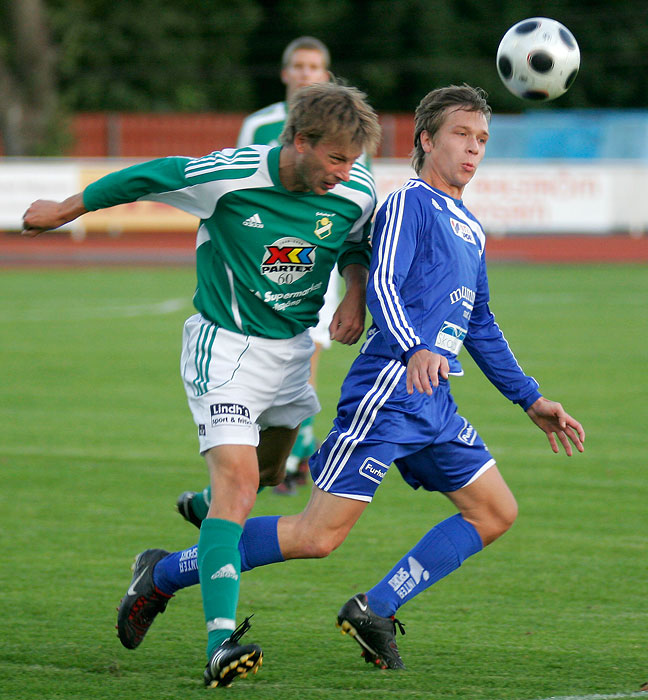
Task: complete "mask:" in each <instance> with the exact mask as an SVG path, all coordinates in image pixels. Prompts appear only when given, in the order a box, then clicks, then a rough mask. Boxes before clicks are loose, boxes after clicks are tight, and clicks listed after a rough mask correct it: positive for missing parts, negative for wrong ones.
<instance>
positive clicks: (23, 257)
mask: <svg viewBox="0 0 648 700" xmlns="http://www.w3.org/2000/svg"><path fill="white" fill-rule="evenodd" d="M194 241H195V238H194V235H193V234H169V233H163V234H160V235H155V234H142V233H138V234H127V235H123V236H121V237H119V238H110V237H106V236H104V237H93V238H89V239H87V240H85V241H80V242H79V241H73V240H72V239H71V238H69V236H67V235H64V234H56V233H49V234H43V235H41V236H39V237H37V238H23V237H22V236H20V235H18V234H6V233H2V232H0V267H76V266H79V265H191V264H193V262H194ZM486 256H487V259H488V261H489V262H527V263H605V262H615V263H646V262H648V236H642V237H639V238H632V237H630V236H627V235H619V236H585V235H583V236H572V235H563V236H509V237H504V238H493V237H490V238H489V239H488V243H487V246H486Z"/></svg>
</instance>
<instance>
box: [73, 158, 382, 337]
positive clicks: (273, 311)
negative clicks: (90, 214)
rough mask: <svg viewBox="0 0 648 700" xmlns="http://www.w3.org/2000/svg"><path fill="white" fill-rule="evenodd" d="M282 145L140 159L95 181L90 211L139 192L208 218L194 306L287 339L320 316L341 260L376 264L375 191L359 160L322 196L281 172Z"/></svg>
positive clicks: (202, 228) (250, 330)
mask: <svg viewBox="0 0 648 700" xmlns="http://www.w3.org/2000/svg"><path fill="white" fill-rule="evenodd" d="M280 150H281V148H280V147H277V148H271V147H269V146H250V147H247V148H241V149H226V150H223V151H214V152H213V153H211V154H209V155H207V156H204V157H203V158H198V159H191V158H183V157H170V158H160V159H157V160H152V161H149V162H147V163H142V164H139V165H133V166H131V167H129V168H125V169H123V170H120V171H118V172H115V173H111V174H109V175H106V176H105V177H102V178H101V179H99V180H97V181H96V182H94V183H92V184H91V185H88V187H86V189H85V190H84V191H83V203H84V205H85V207H86V209H88V210H89V211H94V210H96V209H104V208H106V207H111V206H114V205H116V204H123V203H126V202H134V201H137V200H153V201H157V202H164V203H166V204H170V205H172V206H174V207H177V208H178V209H182V210H183V211H186V212H189V213H190V214H194V215H195V216H197V217H198V218H199V219H200V220H201V221H200V225H199V227H198V234H197V240H196V268H197V287H196V293H195V295H194V305H195V307H196V309H198V311H200V313H201V314H202V315H203V316H205V318H207V319H209V320H210V321H212V322H214V323H216V324H218V325H219V326H221V327H223V328H226V329H227V330H230V331H233V332H238V333H244V334H246V335H254V336H260V337H264V338H290V337H293V336H295V335H297V334H298V333H301V332H302V331H304V330H306V328H308V327H309V326H315V325H316V324H317V320H318V318H317V314H318V311H319V309H320V308H321V306H322V304H323V299H324V293H325V292H326V287H327V284H328V280H329V276H330V274H331V270H332V269H333V266H334V265H335V263H336V262H337V263H338V267H339V269H340V270H342V269H343V268H344V267H346V266H347V265H349V264H350V263H359V264H361V265H364V266H365V267H368V266H369V257H370V247H369V232H370V227H371V217H372V214H373V210H374V207H375V205H376V191H375V185H374V181H373V178H372V176H371V174H370V173H369V171H368V170H367V169H366V168H365V167H364V166H363V165H361V164H358V163H356V164H355V165H354V166H353V168H352V170H351V175H350V180H349V182H346V183H340V184H339V185H336V186H335V187H334V188H333V189H332V190H330V191H329V192H327V193H326V194H324V195H316V194H314V193H313V192H290V191H288V190H287V189H286V188H285V187H283V185H282V184H281V182H280V180H279V152H280Z"/></svg>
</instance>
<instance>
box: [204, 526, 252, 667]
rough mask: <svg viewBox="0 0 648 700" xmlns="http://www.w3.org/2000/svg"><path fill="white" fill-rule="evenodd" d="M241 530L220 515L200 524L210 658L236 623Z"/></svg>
mask: <svg viewBox="0 0 648 700" xmlns="http://www.w3.org/2000/svg"><path fill="white" fill-rule="evenodd" d="M242 532H243V528H242V527H241V526H240V525H239V524H238V523H235V522H232V521H231V520H220V519H219V518H207V519H206V520H203V524H202V527H201V528H200V537H199V539H198V573H199V575H200V590H201V592H202V600H203V610H204V612H205V621H206V623H207V659H209V658H210V656H211V654H212V653H213V651H214V649H216V647H217V646H218V645H219V644H220V643H221V642H222V641H224V640H225V639H227V638H228V637H229V636H230V635H231V634H232V632H233V631H234V629H235V627H236V607H237V605H238V596H239V586H240V578H241V555H240V554H239V549H238V543H239V540H240V539H241V533H242Z"/></svg>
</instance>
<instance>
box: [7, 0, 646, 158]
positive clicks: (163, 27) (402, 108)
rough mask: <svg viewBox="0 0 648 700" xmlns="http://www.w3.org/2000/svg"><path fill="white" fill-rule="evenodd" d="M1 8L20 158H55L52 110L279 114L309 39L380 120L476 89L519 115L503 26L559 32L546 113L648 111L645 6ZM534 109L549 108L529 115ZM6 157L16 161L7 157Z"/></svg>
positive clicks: (348, 3)
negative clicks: (49, 154)
mask: <svg viewBox="0 0 648 700" xmlns="http://www.w3.org/2000/svg"><path fill="white" fill-rule="evenodd" d="M492 5H493V4H492V3H485V2H483V0H300V1H299V2H298V3H295V2H294V0H263V1H262V0H210V1H207V0H205V1H204V2H196V1H195V0H137V1H135V0H119V2H115V0H5V2H4V3H3V4H2V5H0V97H1V98H2V100H1V101H0V127H1V128H2V134H3V137H4V141H5V150H7V148H6V144H7V141H8V139H9V141H10V142H11V143H13V146H12V148H13V149H14V150H15V149H16V148H17V149H18V150H19V151H20V150H21V149H22V151H23V152H25V153H38V152H44V146H43V144H45V143H53V144H55V145H56V144H57V143H58V142H57V141H56V139H54V140H52V138H51V135H52V133H53V132H55V130H56V124H57V118H58V115H60V112H61V110H67V111H207V110H218V111H250V110H252V109H257V108H259V107H261V106H263V105H265V104H268V103H269V102H272V101H276V100H280V99H282V97H283V94H284V87H283V85H282V84H281V82H280V80H279V79H278V74H279V69H280V65H279V62H280V57H281V53H282V51H283V48H284V47H285V45H286V44H287V43H288V42H289V41H290V40H291V39H293V38H295V37H296V36H299V35H301V34H312V35H315V36H317V37H318V38H320V39H322V40H323V41H324V42H325V43H326V44H327V45H328V46H329V48H330V49H331V54H332V57H333V66H332V68H333V71H334V72H335V73H336V74H337V75H339V76H341V77H343V78H345V79H346V80H348V81H349V82H350V83H352V84H355V85H357V86H358V87H360V88H361V89H363V90H365V91H366V92H367V93H368V94H369V96H370V99H371V102H372V103H373V105H374V106H375V107H376V108H377V109H378V110H379V111H383V112H386V111H398V112H411V111H412V110H413V109H414V108H415V106H416V104H417V103H418V101H419V100H420V98H421V97H422V96H423V95H424V94H425V93H426V92H428V91H429V90H431V89H433V88H434V87H438V86H441V85H447V84H449V83H463V82H467V83H470V84H472V85H479V86H480V87H483V88H484V89H485V90H486V91H487V92H488V93H489V95H490V102H491V104H492V106H493V107H494V109H495V110H496V111H520V110H522V109H525V108H526V105H524V104H523V103H521V102H520V101H519V100H517V99H516V98H515V97H513V96H512V95H510V94H509V93H508V92H507V91H506V90H505V88H504V87H503V86H502V85H501V83H500V81H499V78H498V76H497V72H496V70H495V53H496V51H497V46H498V43H499V40H500V38H501V36H502V35H503V34H504V32H505V31H506V30H507V29H508V27H509V26H511V25H512V24H513V23H515V22H517V21H518V20H520V19H524V18H525V17H533V16H536V15H538V14H542V15H544V16H549V17H554V18H555V19H558V20H560V21H561V22H563V23H564V24H565V25H567V26H568V27H569V28H570V29H571V30H572V32H573V33H574V35H575V36H576V38H577V39H578V42H579V44H580V48H581V55H582V59H581V72H580V74H579V76H578V78H577V80H576V82H575V84H574V85H573V87H572V88H571V90H570V91H569V92H568V93H567V94H566V95H565V96H563V97H561V98H560V99H559V100H558V101H557V102H555V103H552V104H550V105H549V106H548V108H550V109H564V108H573V107H582V108H590V107H613V108H630V107H633V108H645V107H647V106H648V98H647V97H646V96H647V95H648V5H647V4H646V2H645V0H624V2H623V3H611V2H603V1H602V0H545V1H544V2H543V3H541V4H539V3H537V2H536V1H535V0H500V2H499V3H497V6H496V8H493V6H492ZM533 108H534V109H546V108H547V107H546V106H538V105H534V106H533ZM11 152H13V150H12V151H11Z"/></svg>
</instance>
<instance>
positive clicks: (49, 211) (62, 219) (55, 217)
mask: <svg viewBox="0 0 648 700" xmlns="http://www.w3.org/2000/svg"><path fill="white" fill-rule="evenodd" d="M86 211H87V209H86V208H85V206H84V205H83V195H82V194H81V193H79V194H75V195H73V196H72V197H68V198H67V199H66V200H64V201H63V202H53V201H51V200H49V199H39V200H37V201H36V202H34V203H33V204H32V205H31V206H30V207H29V208H28V209H27V211H26V212H25V213H24V214H23V230H22V235H23V236H30V237H32V238H33V237H34V236H38V234H39V233H43V231H49V230H51V229H54V228H58V227H59V226H63V224H67V223H69V222H70V221H74V219H76V218H77V217H78V216H81V214H85V213H86Z"/></svg>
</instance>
